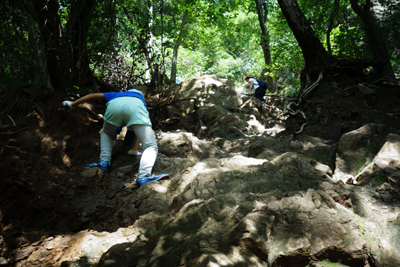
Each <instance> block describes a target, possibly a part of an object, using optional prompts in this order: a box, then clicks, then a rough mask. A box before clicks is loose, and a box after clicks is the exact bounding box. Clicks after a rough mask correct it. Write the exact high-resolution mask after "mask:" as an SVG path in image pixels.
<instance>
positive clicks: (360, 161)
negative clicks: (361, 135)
mask: <svg viewBox="0 0 400 267" xmlns="http://www.w3.org/2000/svg"><path fill="white" fill-rule="evenodd" d="M366 161H367V155H364V156H363V157H362V158H361V159H360V160H359V162H358V163H357V164H356V170H357V171H358V170H360V169H361V168H362V166H364V164H365V162H366Z"/></svg>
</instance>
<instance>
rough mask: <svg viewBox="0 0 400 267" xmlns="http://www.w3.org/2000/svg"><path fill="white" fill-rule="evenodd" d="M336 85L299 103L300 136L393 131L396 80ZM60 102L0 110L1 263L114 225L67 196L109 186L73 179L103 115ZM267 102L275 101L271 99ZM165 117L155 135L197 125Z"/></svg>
mask: <svg viewBox="0 0 400 267" xmlns="http://www.w3.org/2000/svg"><path fill="white" fill-rule="evenodd" d="M336 86H337V88H339V89H337V88H336V89H335V88H333V87H332V83H328V82H327V83H325V84H322V85H321V88H320V89H319V90H318V91H317V92H316V93H315V94H314V95H313V96H312V98H311V99H310V100H309V101H308V102H307V103H306V104H305V107H304V111H305V113H306V114H307V115H308V119H309V121H308V125H307V127H306V128H305V131H304V132H305V133H306V134H307V135H310V136H319V137H323V138H325V139H327V140H332V141H333V142H337V141H338V140H339V138H340V136H341V135H342V134H343V133H344V132H348V131H351V130H354V129H357V128H359V127H361V126H362V125H364V124H365V123H383V124H385V125H387V126H388V127H391V128H394V129H397V130H398V131H400V105H399V104H400V94H399V86H398V85H393V84H388V83H382V82H377V83H375V84H374V86H373V88H371V87H369V88H362V86H359V85H357V83H356V84H355V83H352V82H351V83H350V82H349V83H347V82H346V81H343V80H342V81H341V83H339V84H336ZM332 88H333V89H332ZM368 90H370V91H368ZM164 95H167V94H166V93H165V94H164ZM164 99H165V97H164ZM164 99H163V97H162V96H157V97H156V96H154V97H153V99H149V103H148V104H149V106H152V104H154V103H155V102H152V101H156V102H158V103H161V102H162V101H163V100H164ZM360 99H361V100H362V101H360ZM62 100H63V98H62V97H60V96H58V95H54V94H53V93H52V92H49V91H43V92H40V93H39V94H38V95H36V96H35V99H34V102H35V107H34V111H33V112H30V113H29V114H26V116H25V118H24V119H23V120H15V117H14V119H13V116H14V115H13V114H3V115H2V117H1V118H0V131H1V134H0V145H1V148H0V159H1V161H0V177H1V178H0V266H12V265H11V263H10V262H16V261H18V260H21V259H23V258H24V257H26V256H27V255H21V254H18V253H15V251H17V250H18V248H21V247H24V246H28V245H31V244H33V243H35V242H38V241H40V240H42V239H43V238H44V237H48V236H55V235H63V234H68V233H76V232H78V231H81V230H84V229H87V228H89V227H90V228H91V229H95V230H96V231H115V230H116V229H118V228H119V227H120V225H115V224H113V223H112V222H110V221H108V220H107V216H109V215H110V214H108V210H107V206H103V207H101V209H99V213H102V214H98V216H97V217H96V219H93V218H86V219H82V218H83V217H84V216H83V215H82V214H76V213H75V210H74V209H72V208H71V205H70V204H71V201H72V200H73V199H84V196H85V195H90V194H91V193H92V192H96V191H97V190H99V188H105V187H110V186H112V181H110V179H111V178H110V176H108V174H98V175H97V176H96V175H95V176H94V178H93V177H91V178H90V179H81V180H77V179H75V178H76V177H79V176H81V173H82V170H83V166H84V165H85V164H86V163H90V162H94V161H96V160H97V158H98V154H99V137H100V130H101V127H102V120H98V119H96V118H93V117H92V116H91V115H90V114H89V113H87V112H85V111H83V110H71V111H70V110H65V109H64V108H63V107H61V106H60V103H61V102H62ZM272 104H274V105H279V104H280V103H279V100H272ZM86 107H87V108H90V109H91V110H94V111H95V112H96V113H102V112H103V111H104V108H103V107H101V106H100V105H96V104H86ZM169 117H170V114H169V113H168V106H166V107H163V108H159V109H157V110H156V111H155V114H154V116H153V117H152V119H153V128H154V130H155V132H156V133H162V132H168V131H172V130H182V131H186V132H189V133H194V132H195V128H196V123H197V122H196V121H195V120H194V119H193V116H192V115H182V116H181V117H180V118H179V120H177V121H176V122H175V123H165V121H166V120H167V119H168V118H169ZM302 123H303V121H302V119H301V118H293V119H292V121H291V124H290V125H291V126H290V127H287V130H290V132H287V131H286V132H283V133H282V134H281V135H280V136H285V135H286V136H291V137H292V138H293V134H292V132H293V130H296V129H298V128H299V127H300V125H301V124H302ZM290 128H291V129H290ZM300 137H301V136H299V138H300ZM294 138H297V137H294ZM127 150H128V148H125V147H123V146H122V141H121V140H117V143H116V147H115V149H114V151H113V159H114V160H113V165H112V167H113V169H115V168H118V167H123V166H126V165H128V164H133V165H134V166H137V165H138V164H139V163H138V159H137V158H133V157H132V156H128V155H126V152H127ZM244 153H245V152H244ZM246 153H247V152H246ZM246 153H245V154H246ZM132 162H133V163H132ZM156 167H157V166H156ZM134 173H135V172H132V176H131V177H132V178H131V182H132V183H133V182H134V176H135V174H134ZM133 187H134V186H133ZM126 188H129V180H126ZM126 190H128V189H126ZM130 190H131V189H130ZM10 259H13V260H11V261H10Z"/></svg>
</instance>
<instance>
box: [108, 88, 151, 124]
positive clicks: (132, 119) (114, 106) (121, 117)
mask: <svg viewBox="0 0 400 267" xmlns="http://www.w3.org/2000/svg"><path fill="white" fill-rule="evenodd" d="M133 90H135V91H133ZM104 96H105V98H106V101H105V103H106V105H107V109H106V112H105V114H104V121H105V122H108V123H110V124H112V125H115V126H118V127H119V126H121V125H124V124H125V125H126V126H127V127H129V126H130V125H132V124H143V125H150V126H151V121H150V117H149V112H148V111H147V106H146V102H145V101H144V98H143V94H142V93H141V92H140V91H139V90H136V89H131V90H129V91H126V92H120V93H104Z"/></svg>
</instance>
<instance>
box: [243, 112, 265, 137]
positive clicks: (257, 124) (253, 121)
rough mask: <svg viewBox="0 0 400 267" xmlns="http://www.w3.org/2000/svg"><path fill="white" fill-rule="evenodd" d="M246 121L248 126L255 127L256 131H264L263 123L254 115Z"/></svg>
mask: <svg viewBox="0 0 400 267" xmlns="http://www.w3.org/2000/svg"><path fill="white" fill-rule="evenodd" d="M247 123H248V124H249V126H250V127H254V128H256V129H257V132H258V133H263V132H264V131H265V127H264V125H262V124H261V123H260V121H258V120H257V119H256V117H255V116H254V115H251V116H250V120H248V121H247Z"/></svg>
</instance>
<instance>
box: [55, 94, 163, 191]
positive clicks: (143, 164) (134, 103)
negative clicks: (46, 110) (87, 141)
mask: <svg viewBox="0 0 400 267" xmlns="http://www.w3.org/2000/svg"><path fill="white" fill-rule="evenodd" d="M96 100H99V101H102V102H103V103H104V104H106V105H107V109H106V112H105V114H104V124H103V130H102V132H101V140H100V159H99V161H97V162H95V163H91V164H87V165H86V166H85V168H93V167H98V168H100V169H102V170H105V171H108V170H109V168H110V164H111V152H112V149H113V139H114V136H115V133H116V131H117V129H118V127H120V126H121V125H126V127H127V128H128V130H130V131H133V132H134V133H135V135H136V137H137V138H138V139H139V140H140V142H141V143H142V146H143V154H142V157H141V159H140V165H139V172H138V179H137V180H136V183H137V184H138V185H139V186H142V185H144V184H145V183H148V182H154V181H158V180H161V179H167V178H169V176H168V175H167V174H161V175H157V176H152V175H151V171H152V169H153V166H154V163H155V161H156V158H157V153H158V147H157V143H156V139H155V136H154V132H153V129H152V128H151V121H150V117H149V112H148V111H147V105H146V102H145V100H144V97H143V94H142V92H140V91H139V90H136V89H131V90H129V91H125V92H110V93H93V94H88V95H86V96H83V97H81V98H79V99H78V100H76V101H74V102H71V101H64V102H63V104H64V105H67V106H69V107H70V108H73V107H76V106H78V105H79V104H81V103H83V102H89V101H96Z"/></svg>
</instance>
